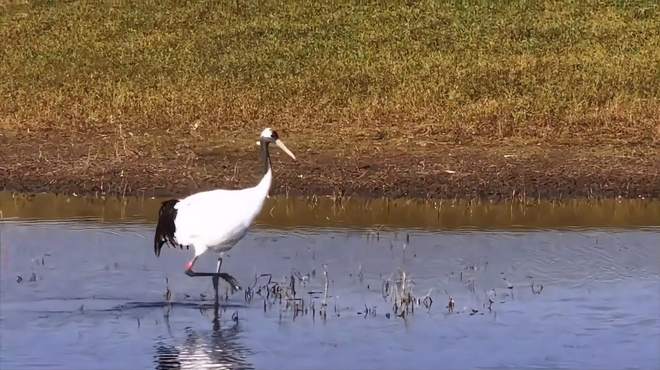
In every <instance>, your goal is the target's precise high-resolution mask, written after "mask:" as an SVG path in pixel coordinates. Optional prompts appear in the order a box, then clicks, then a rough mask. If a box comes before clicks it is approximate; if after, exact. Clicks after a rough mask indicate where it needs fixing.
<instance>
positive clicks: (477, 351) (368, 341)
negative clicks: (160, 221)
mask: <svg viewBox="0 0 660 370" xmlns="http://www.w3.org/2000/svg"><path fill="white" fill-rule="evenodd" d="M658 203H659V202H657V201H656V202H649V201H637V202H597V203H596V202H594V203H584V202H568V203H557V204H551V203H540V204H535V205H527V206H521V205H519V204H514V205H511V204H509V205H494V204H461V203H452V202H446V203H443V204H437V203H436V204H428V203H426V204H424V203H418V202H406V201H359V200H351V201H347V202H343V203H337V202H332V201H328V200H324V199H321V200H310V199H306V200H303V199H288V200H287V199H273V200H271V201H270V202H269V204H268V206H267V207H266V209H265V212H264V215H262V217H261V218H260V219H259V221H258V223H257V225H256V226H255V228H254V229H253V230H252V231H251V232H250V233H249V234H248V235H247V236H246V238H245V239H244V240H243V241H241V242H240V243H239V244H238V245H237V246H236V248H234V249H233V250H232V251H231V252H230V253H229V256H228V257H227V258H225V261H224V264H223V270H225V271H227V272H230V273H231V274H233V275H234V276H235V277H236V278H238V279H239V281H240V282H241V284H242V286H243V287H244V288H247V287H250V286H253V285H254V287H255V289H257V288H258V287H260V286H263V285H265V283H266V280H267V278H266V277H262V278H259V279H258V280H257V282H256V283H255V276H257V275H259V274H262V273H270V274H272V276H273V281H274V282H280V283H281V285H280V286H281V287H288V286H289V282H290V279H291V276H292V275H293V276H294V281H295V288H296V296H297V297H303V301H304V302H305V303H304V304H305V309H304V310H302V311H297V312H296V311H295V310H294V309H292V306H291V305H292V304H293V302H292V301H288V303H289V305H288V306H287V300H286V299H283V301H282V303H280V302H279V300H278V299H273V297H268V298H266V297H265V294H263V296H262V295H254V296H253V297H252V299H251V300H250V301H249V302H248V301H246V299H245V294H244V292H237V293H235V294H233V295H229V297H228V300H225V299H224V298H225V297H224V296H225V292H226V288H225V287H226V286H225V285H222V284H223V283H221V293H222V294H221V295H222V300H221V305H220V308H219V309H218V310H217V312H216V310H214V308H213V304H212V297H213V290H212V284H211V282H210V280H206V279H202V278H189V277H187V276H185V275H184V274H183V272H182V270H183V266H184V264H185V262H186V261H187V260H188V259H189V258H190V254H191V252H190V251H186V250H183V251H182V250H176V249H169V248H166V249H164V250H163V253H162V255H161V258H156V257H155V256H154V255H153V247H152V237H153V228H154V225H153V215H154V214H155V212H156V210H157V206H158V202H157V200H150V199H129V200H127V201H116V200H94V201H89V200H87V199H80V198H74V197H53V196H39V197H24V196H19V197H15V196H12V195H10V194H1V195H0V212H1V214H0V215H1V216H2V218H3V219H2V221H0V222H1V223H0V252H1V253H0V278H1V279H0V288H1V290H0V348H1V351H0V368H2V369H15V368H17V369H35V368H48V369H75V368H85V369H118V368H127V369H128V368H130V369H132V368H150V367H151V368H177V367H182V368H191V369H196V368H210V369H214V368H217V369H222V368H296V369H310V368H312V369H330V368H333V369H337V368H346V369H354V368H366V369H395V368H396V369H398V368H403V367H405V368H420V369H421V368H438V367H444V368H501V367H513V368H521V367H524V368H530V367H535V368H537V367H541V368H608V369H619V368H624V367H629V368H657V366H658V365H657V364H658V363H660V322H659V321H658V312H660V228H659V226H660V224H659V222H660V217H658V215H659V214H660V213H658V210H660V205H659V204H658ZM198 264H199V265H198V269H199V270H200V271H207V270H208V271H210V270H212V269H213V268H214V264H215V261H214V258H213V256H211V255H208V256H205V257H204V258H203V259H202V260H200V261H199V262H198ZM324 268H325V269H326V271H327V276H328V289H327V296H328V297H327V299H326V303H327V308H326V309H325V313H326V314H325V317H324V316H323V315H322V303H323V300H324V298H323V293H320V292H323V291H324V285H325V282H326V280H325V278H324ZM401 272H405V273H406V277H407V278H408V279H409V280H406V284H408V286H409V287H410V286H411V287H412V294H413V295H414V296H416V297H419V298H420V300H421V299H422V298H423V297H424V296H426V295H428V296H429V297H431V298H432V300H433V301H432V305H431V306H430V308H427V307H425V306H424V305H423V304H420V305H415V306H414V313H413V312H408V314H406V315H405V316H404V317H398V316H396V315H394V312H393V300H394V297H393V296H394V294H393V293H392V289H390V290H386V289H384V287H387V286H389V287H392V286H395V285H396V280H397V279H399V280H400V276H401V275H400V274H401ZM19 277H20V278H19ZM166 278H167V283H166ZM19 280H20V282H19ZM541 287H542V288H541ZM167 289H169V291H170V295H169V301H168V300H167V299H166V296H165V293H166V290H167ZM309 292H312V293H313V294H308V293H309ZM450 295H451V296H452V297H453V299H454V300H455V308H454V311H453V312H451V313H449V312H448V309H447V307H446V306H447V303H448V299H449V298H448V297H449V296H450ZM489 299H490V300H492V302H493V303H492V304H491V303H490V302H489ZM428 302H429V301H428V300H427V303H428ZM489 305H490V309H489V308H488V306H489ZM312 307H313V309H312ZM305 310H306V312H305ZM367 310H368V312H369V313H368V314H366V315H365V314H364V313H365V311H367ZM475 311H476V312H475Z"/></svg>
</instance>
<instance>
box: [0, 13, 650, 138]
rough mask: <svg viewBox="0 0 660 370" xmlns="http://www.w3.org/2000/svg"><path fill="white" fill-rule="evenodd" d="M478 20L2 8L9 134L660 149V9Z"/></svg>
mask: <svg viewBox="0 0 660 370" xmlns="http://www.w3.org/2000/svg"><path fill="white" fill-rule="evenodd" d="M462 4H463V3H462V2H450V1H445V2H433V1H408V2H397V3H385V5H383V4H378V3H371V2H346V1H336V2H332V3H323V4H316V5H310V4H308V3H304V2H296V1H288V2H284V3H281V2H253V1H245V2H234V1H232V2H211V1H203V2H194V3H192V4H187V5H183V3H181V2H177V1H167V2H151V1H145V2H137V4H128V3H124V2H106V3H104V4H103V5H98V4H97V3H88V2H49V1H35V2H30V3H21V2H7V1H4V2H0V12H1V16H0V22H1V24H2V27H0V39H2V40H3V41H2V46H0V48H1V49H0V51H1V55H2V63H0V96H2V99H0V127H1V128H2V129H3V130H5V131H16V132H18V131H20V132H24V131H26V130H28V129H29V130H32V131H33V132H34V131H37V132H48V131H55V132H57V133H58V134H62V133H68V132H78V133H92V134H94V135H97V137H101V136H111V137H122V138H123V139H122V140H127V139H126V138H128V140H133V141H135V142H138V143H141V144H140V145H144V146H149V145H153V140H156V139H158V140H161V141H162V140H167V137H168V136H172V135H174V136H179V137H187V141H188V140H189V141H191V142H194V143H196V144H195V145H199V146H211V145H212V144H211V143H221V145H223V146H224V147H230V148H235V147H239V146H240V147H244V145H247V144H250V143H251V142H252V141H253V137H254V136H255V135H256V133H257V132H258V131H259V130H260V129H261V128H262V127H264V126H272V127H276V128H278V129H279V130H281V131H283V133H284V134H285V135H286V136H288V137H290V138H293V139H294V140H296V142H297V143H298V146H299V147H308V148H309V147H313V146H317V147H320V148H330V147H339V148H344V149H346V150H349V149H351V148H360V147H361V146H364V145H363V144H364V143H373V142H380V143H385V144H387V145H393V146H398V145H410V144H413V143H414V144H420V145H425V144H427V143H432V142H449V143H466V142H477V143H494V142H501V141H514V142H525V143H536V142H546V143H576V142H579V143H583V144H589V143H603V142H610V143H647V144H648V143H651V142H652V141H653V139H654V136H657V135H658V134H657V130H658V129H657V127H660V126H659V125H660V100H659V94H658V88H659V86H660V68H659V61H660V36H658V35H660V12H659V11H658V5H657V3H656V2H654V1H631V2H620V1H545V2H533V1H515V2H495V1H493V2H490V1H475V2H473V3H472V4H470V5H469V6H464V5H462ZM246 133H248V134H246ZM113 144H114V145H116V141H115V143H113ZM136 145H137V144H136ZM125 148H126V145H125V142H124V144H122V149H123V150H125Z"/></svg>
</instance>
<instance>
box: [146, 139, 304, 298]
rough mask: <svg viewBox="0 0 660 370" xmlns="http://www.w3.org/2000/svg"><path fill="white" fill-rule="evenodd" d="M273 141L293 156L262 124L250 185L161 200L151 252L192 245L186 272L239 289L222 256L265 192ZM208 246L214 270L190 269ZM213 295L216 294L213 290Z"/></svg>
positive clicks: (242, 231) (241, 233) (244, 227)
mask: <svg viewBox="0 0 660 370" xmlns="http://www.w3.org/2000/svg"><path fill="white" fill-rule="evenodd" d="M271 143H274V144H275V145H277V146H278V147H279V148H280V149H282V150H283V151H284V152H285V153H286V154H288V155H289V156H290V157H291V158H293V159H294V160H295V159H296V157H295V156H294V155H293V153H291V151H290V150H289V149H288V148H287V147H286V146H285V145H284V143H283V142H282V140H280V139H279V136H278V135H277V132H275V131H273V130H271V129H270V128H266V129H264V130H263V131H262V132H261V136H260V140H259V145H260V147H261V160H262V161H263V166H264V167H263V173H264V174H263V177H262V178H261V181H259V183H258V184H257V185H256V186H254V187H251V188H246V189H240V190H225V189H216V190H210V191H204V192H200V193H196V194H192V195H190V196H188V197H185V198H183V199H178V200H177V199H171V200H168V201H165V202H163V204H162V205H161V207H160V211H159V213H158V225H157V226H156V235H155V238H154V253H155V254H156V256H159V255H160V250H161V248H162V247H163V244H168V245H170V246H172V247H181V248H183V247H184V246H186V247H191V246H192V247H193V249H194V251H195V256H194V257H193V259H192V260H190V262H188V264H187V265H186V270H185V272H186V274H187V275H188V276H211V277H213V280H214V281H213V283H214V288H216V293H217V281H218V278H222V279H223V280H225V281H226V282H227V283H229V284H230V285H231V287H232V289H234V290H236V289H240V287H239V285H238V283H237V281H236V279H234V277H232V276H231V275H229V274H227V273H221V272H220V266H221V265H222V256H223V254H224V252H226V251H228V250H230V249H231V248H232V247H233V246H234V245H235V244H236V243H237V242H238V241H239V240H241V239H242V238H243V237H244V236H245V234H246V233H247V231H248V229H249V228H250V225H251V224H252V221H253V220H254V219H255V217H257V215H258V214H259V212H261V208H262V207H263V205H264V200H265V199H266V197H267V196H268V191H269V189H270V184H271V181H272V179H273V172H272V168H271V163H270V153H269V152H268V145H269V144H271ZM208 250H211V251H214V252H216V253H219V255H220V256H219V257H218V265H217V272H215V273H200V272H195V271H193V265H194V264H195V261H197V258H198V257H199V256H200V255H202V254H203V253H204V252H206V251H208ZM216 299H217V294H216Z"/></svg>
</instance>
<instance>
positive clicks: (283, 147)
mask: <svg viewBox="0 0 660 370" xmlns="http://www.w3.org/2000/svg"><path fill="white" fill-rule="evenodd" d="M275 145H277V146H278V147H279V148H280V149H282V151H283V152H284V153H286V154H288V155H289V157H291V158H293V160H294V161H295V160H296V156H295V155H293V153H291V151H290V150H289V148H287V147H286V145H284V143H283V142H282V140H280V139H277V140H275Z"/></svg>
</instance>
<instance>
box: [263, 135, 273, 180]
mask: <svg viewBox="0 0 660 370" xmlns="http://www.w3.org/2000/svg"><path fill="white" fill-rule="evenodd" d="M268 144H269V142H268V141H266V140H261V161H262V162H263V164H264V169H263V174H264V175H266V174H267V173H268V171H270V169H271V164H270V152H269V151H268Z"/></svg>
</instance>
